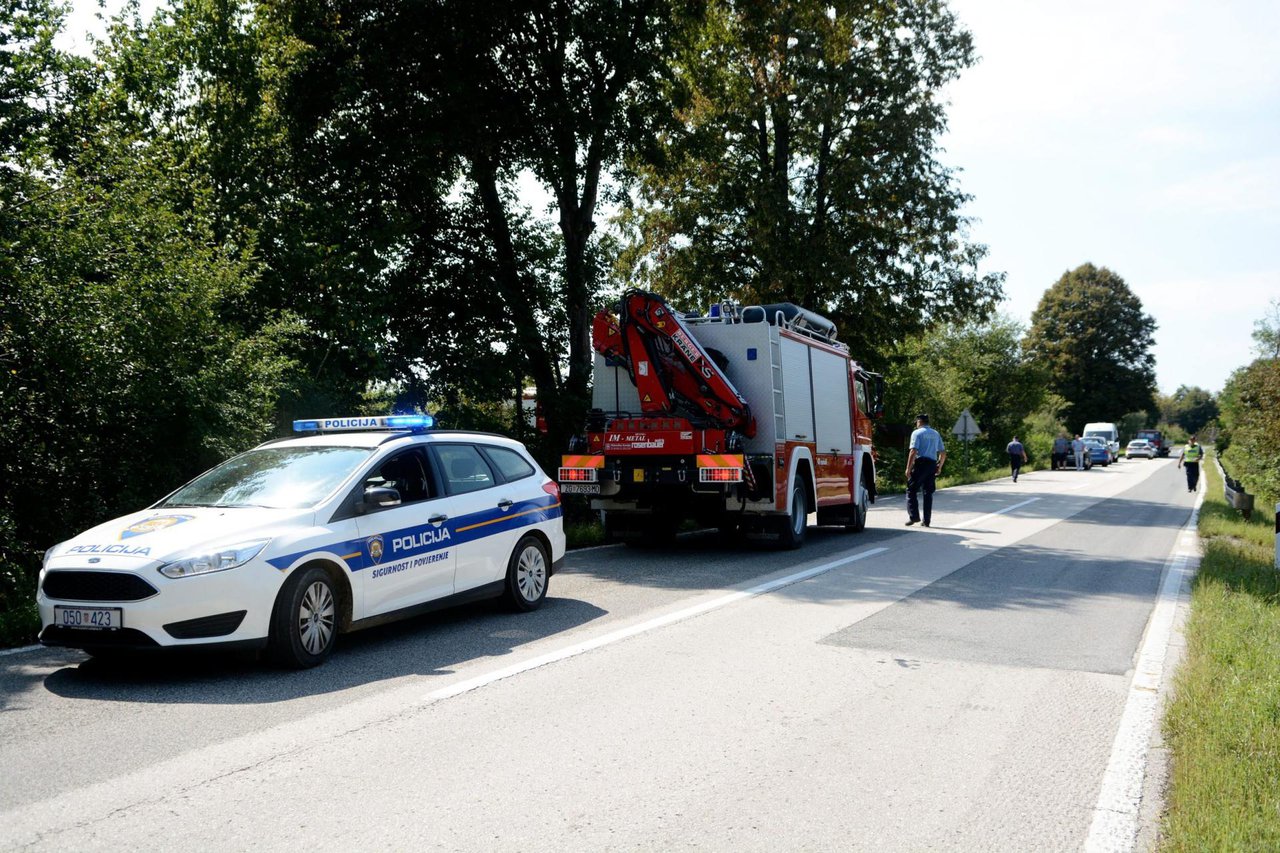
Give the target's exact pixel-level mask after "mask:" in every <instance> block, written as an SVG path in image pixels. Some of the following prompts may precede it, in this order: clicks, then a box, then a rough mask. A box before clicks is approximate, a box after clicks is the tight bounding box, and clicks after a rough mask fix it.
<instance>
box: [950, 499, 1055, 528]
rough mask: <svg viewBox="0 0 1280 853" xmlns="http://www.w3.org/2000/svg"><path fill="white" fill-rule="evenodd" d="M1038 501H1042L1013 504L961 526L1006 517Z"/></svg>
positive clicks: (1030, 500) (1028, 500)
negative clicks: (1000, 516)
mask: <svg viewBox="0 0 1280 853" xmlns="http://www.w3.org/2000/svg"><path fill="white" fill-rule="evenodd" d="M1038 500H1040V499H1039V498H1027V499H1026V500H1025V501H1022V502H1021V503H1016V504H1012V505H1010V506H1007V507H1005V508H1004V509H998V510H996V511H995V512H989V513H987V514H986V515H980V516H978V517H977V518H970V519H968V520H967V521H963V522H961V524H964V525H966V526H967V525H970V524H981V523H982V522H984V521H986V520H987V519H989V518H995V517H996V516H997V515H1004V514H1005V513H1006V512H1013V511H1014V510H1015V509H1018V508H1019V507H1024V506H1026V505H1027V504H1033V503H1035V502H1036V501H1038Z"/></svg>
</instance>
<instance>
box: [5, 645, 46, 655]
mask: <svg viewBox="0 0 1280 853" xmlns="http://www.w3.org/2000/svg"><path fill="white" fill-rule="evenodd" d="M43 648H44V646H19V647H18V648H16V649H0V658H2V657H4V656H6V655H20V654H22V653H23V652H34V651H36V650H38V649H43Z"/></svg>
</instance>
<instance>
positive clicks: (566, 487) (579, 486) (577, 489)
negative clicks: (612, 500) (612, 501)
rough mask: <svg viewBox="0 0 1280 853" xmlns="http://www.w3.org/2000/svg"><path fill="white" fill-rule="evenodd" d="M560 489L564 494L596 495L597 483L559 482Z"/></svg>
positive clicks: (598, 487)
mask: <svg viewBox="0 0 1280 853" xmlns="http://www.w3.org/2000/svg"><path fill="white" fill-rule="evenodd" d="M560 491H561V492H563V493H564V494H566V495H598V494H600V484H599V483H561V484H560Z"/></svg>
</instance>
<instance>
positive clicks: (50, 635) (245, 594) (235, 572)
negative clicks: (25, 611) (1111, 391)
mask: <svg viewBox="0 0 1280 853" xmlns="http://www.w3.org/2000/svg"><path fill="white" fill-rule="evenodd" d="M69 570H72V571H75V570H78V571H80V572H85V570H83V569H69ZM56 571H59V569H58V568H53V569H51V570H50V572H43V573H41V579H40V588H39V590H38V591H37V593H36V605H37V607H38V608H39V611H40V625H41V631H40V637H39V639H40V642H41V643H42V644H44V645H46V646H67V647H71V648H81V649H85V648H108V647H109V648H129V649H156V648H170V647H196V646H208V645H216V646H219V647H239V646H243V647H261V646H262V645H264V644H265V643H266V641H267V634H268V631H269V629H270V620H271V609H272V606H273V604H274V602H275V597H276V593H277V591H278V590H279V588H280V585H281V584H282V583H283V582H284V577H285V573H283V572H280V571H278V570H276V569H274V568H272V567H271V566H269V565H267V564H265V563H260V562H258V561H254V562H251V563H248V564H246V565H244V566H240V567H238V568H235V569H228V570H226V571H223V572H212V573H210V574H207V575H195V576H192V577H186V578H178V579H170V578H166V577H164V576H163V575H161V574H160V573H159V572H157V571H156V570H155V568H154V566H152V567H148V568H146V569H138V570H134V571H132V572H129V573H122V572H118V571H116V572H108V571H104V572H103V573H104V574H108V573H110V574H116V575H119V574H134V575H136V576H137V577H140V578H142V579H143V580H144V581H145V582H146V583H147V584H149V585H150V586H152V587H154V588H155V590H156V591H155V593H154V594H151V595H148V596H147V597H146V598H142V599H140V600H133V601H110V600H103V599H102V598H100V597H94V598H93V599H84V598H79V597H75V592H74V590H72V591H70V592H69V593H67V592H63V591H59V593H58V595H57V597H50V595H48V594H46V591H45V586H46V578H47V576H48V574H50V573H52V572H56ZM86 574H87V572H86ZM59 608H61V609H62V610H63V611H66V610H80V611H89V612H92V611H100V610H118V611H119V614H118V616H119V622H118V624H113V627H110V628H87V627H77V626H74V625H68V624H61V623H60V620H59V617H60V616H61V617H62V618H63V621H69V620H67V619H66V615H65V613H64V612H60V611H59ZM113 622H114V619H113Z"/></svg>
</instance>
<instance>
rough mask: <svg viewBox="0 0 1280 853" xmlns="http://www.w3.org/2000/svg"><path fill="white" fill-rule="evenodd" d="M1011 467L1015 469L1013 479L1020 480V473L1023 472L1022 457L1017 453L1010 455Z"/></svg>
mask: <svg viewBox="0 0 1280 853" xmlns="http://www.w3.org/2000/svg"><path fill="white" fill-rule="evenodd" d="M1009 467H1010V468H1011V469H1013V479H1015V480H1016V479H1018V472H1019V471H1021V470H1022V456H1020V455H1019V454H1017V453H1010V454H1009Z"/></svg>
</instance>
